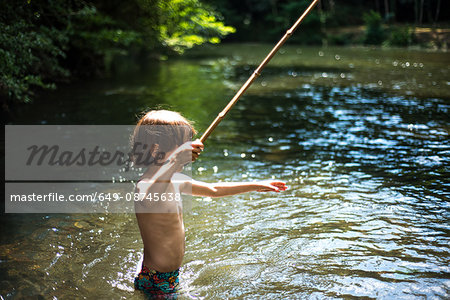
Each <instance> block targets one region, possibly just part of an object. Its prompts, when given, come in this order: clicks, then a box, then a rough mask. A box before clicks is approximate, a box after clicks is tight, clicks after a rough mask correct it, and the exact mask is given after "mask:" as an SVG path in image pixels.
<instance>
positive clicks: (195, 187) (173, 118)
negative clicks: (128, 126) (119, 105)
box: [132, 110, 286, 298]
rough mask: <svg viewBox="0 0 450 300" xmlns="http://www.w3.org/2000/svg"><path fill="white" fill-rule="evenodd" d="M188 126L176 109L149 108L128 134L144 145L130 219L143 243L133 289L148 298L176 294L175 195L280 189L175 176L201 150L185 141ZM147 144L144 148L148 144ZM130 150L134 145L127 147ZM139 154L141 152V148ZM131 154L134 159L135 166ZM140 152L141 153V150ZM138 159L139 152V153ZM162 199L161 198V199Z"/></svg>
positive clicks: (179, 253)
mask: <svg viewBox="0 0 450 300" xmlns="http://www.w3.org/2000/svg"><path fill="white" fill-rule="evenodd" d="M193 133H195V130H194V128H193V127H192V125H191V124H190V122H189V121H188V120H186V119H185V118H183V117H182V116H181V115H180V114H178V113H176V112H171V111H166V110H157V111H150V112H148V113H147V114H146V115H144V117H142V118H141V119H140V120H139V122H138V124H137V126H136V129H135V131H134V134H133V141H132V142H133V144H134V145H143V144H145V145H147V147H145V146H144V147H143V148H144V150H145V149H147V154H148V156H149V157H147V158H148V159H147V164H145V165H146V166H147V170H146V172H145V173H144V174H143V175H142V176H141V178H140V180H139V181H138V182H137V184H136V191H135V193H136V195H139V196H138V197H139V199H138V200H139V201H136V202H135V210H136V218H137V222H138V225H139V230H140V232H141V237H142V241H143V243H144V259H143V262H142V270H141V272H140V273H139V274H138V277H136V278H135V282H134V284H135V288H136V289H139V290H143V291H144V292H145V293H146V294H147V295H149V296H154V297H155V296H156V297H158V295H159V296H160V297H163V298H168V297H170V296H172V297H176V294H175V292H176V289H177V285H178V282H179V279H178V273H179V268H180V266H181V263H182V261H183V256H184V248H185V233H184V225H183V214H182V207H181V194H182V193H184V194H190V195H194V196H203V197H224V196H230V195H236V194H241V193H246V192H251V191H261V192H268V191H274V192H279V191H284V190H286V185H285V183H284V182H281V181H275V180H273V181H263V182H248V183H245V182H226V183H225V182H223V183H205V182H200V181H196V180H193V179H191V178H190V177H188V176H186V175H184V174H181V173H180V172H181V171H182V169H183V167H184V166H185V165H186V164H188V163H190V162H192V161H195V160H196V159H197V158H198V156H199V155H200V152H201V151H202V150H203V144H202V143H201V142H200V141H199V140H196V141H193V142H190V141H189V140H190V138H191V136H192V134H193ZM148 146H150V147H148ZM133 149H134V150H133V151H135V147H133ZM144 152H145V151H144ZM138 154H139V153H138V152H137V151H136V153H134V155H133V157H134V163H135V164H136V165H138V166H139V165H140V164H141V163H140V162H138V161H137V160H138V159H136V157H137V156H138ZM141 154H142V153H141ZM139 158H140V159H139V160H140V161H141V162H142V158H143V156H142V155H141V156H140V157H139ZM163 199H164V200H163Z"/></svg>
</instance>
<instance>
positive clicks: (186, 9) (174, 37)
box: [158, 0, 235, 53]
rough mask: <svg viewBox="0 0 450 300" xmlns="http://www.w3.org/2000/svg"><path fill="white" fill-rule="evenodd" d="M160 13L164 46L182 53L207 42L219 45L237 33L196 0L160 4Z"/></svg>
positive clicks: (171, 1) (178, 0) (174, 0)
mask: <svg viewBox="0 0 450 300" xmlns="http://www.w3.org/2000/svg"><path fill="white" fill-rule="evenodd" d="M159 9H160V12H161V14H160V15H161V24H160V25H159V27H158V31H159V33H160V39H161V42H162V43H163V45H166V46H168V47H170V48H172V49H173V50H175V51H176V52H179V53H182V52H183V51H184V50H186V49H188V48H192V47H193V46H195V45H200V44H203V43H206V42H209V43H213V44H217V43H219V42H220V38H221V37H223V36H225V35H227V34H229V33H233V32H235V29H234V28H233V27H230V26H225V25H224V24H223V23H222V22H221V21H219V20H218V17H217V16H216V15H215V14H214V13H212V12H211V10H208V9H206V8H205V7H204V6H203V5H201V4H200V2H199V1H197V0H170V1H161V2H160V4H159Z"/></svg>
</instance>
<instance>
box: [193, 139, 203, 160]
mask: <svg viewBox="0 0 450 300" xmlns="http://www.w3.org/2000/svg"><path fill="white" fill-rule="evenodd" d="M191 145H192V161H196V160H197V158H198V157H199V155H200V153H201V152H202V151H203V148H204V146H203V143H202V142H201V141H200V140H199V139H196V140H195V141H193V142H192V143H191Z"/></svg>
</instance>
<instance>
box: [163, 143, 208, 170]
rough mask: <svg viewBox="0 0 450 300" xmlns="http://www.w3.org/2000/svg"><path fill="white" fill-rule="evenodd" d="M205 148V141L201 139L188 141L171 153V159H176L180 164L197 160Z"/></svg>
mask: <svg viewBox="0 0 450 300" xmlns="http://www.w3.org/2000/svg"><path fill="white" fill-rule="evenodd" d="M202 150H203V143H202V142H200V141H199V140H195V141H193V142H186V143H184V144H183V145H181V146H180V147H178V148H177V149H176V150H175V151H174V152H173V153H172V154H171V155H170V158H169V160H171V161H174V162H175V163H176V164H178V165H180V166H184V165H187V164H188V163H190V162H193V161H195V160H196V159H197V158H198V156H199V155H200V152H202Z"/></svg>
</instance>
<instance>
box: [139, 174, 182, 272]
mask: <svg viewBox="0 0 450 300" xmlns="http://www.w3.org/2000/svg"><path fill="white" fill-rule="evenodd" d="M149 186H150V182H149V181H146V180H145V179H143V180H141V181H139V182H138V183H137V185H136V193H139V194H140V195H141V196H142V197H143V198H144V200H143V201H137V202H136V203H135V208H136V218H137V221H138V225H139V230H140V232H141V236H142V241H143V243H144V261H143V263H144V265H145V266H147V267H148V268H150V269H154V270H156V271H159V272H170V271H174V270H176V269H178V268H179V267H180V266H181V263H182V260H183V257H184V247H185V233H184V224H183V213H182V208H181V195H180V192H179V190H178V189H177V188H175V186H174V184H173V183H169V184H168V186H167V188H166V191H165V195H163V193H161V194H154V195H152V194H151V193H150V192H148V189H149ZM144 195H145V196H144ZM156 199H158V200H156ZM163 199H164V200H163Z"/></svg>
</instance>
